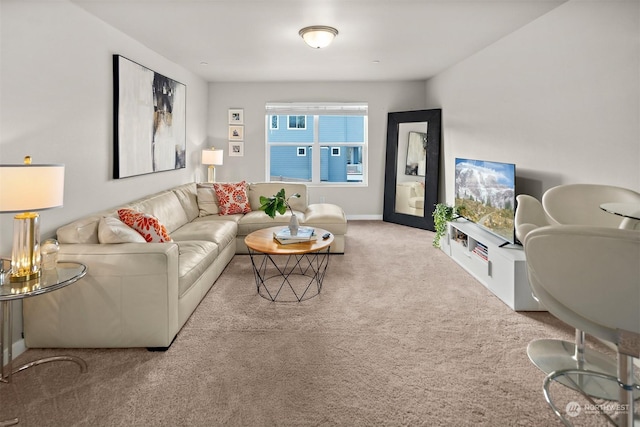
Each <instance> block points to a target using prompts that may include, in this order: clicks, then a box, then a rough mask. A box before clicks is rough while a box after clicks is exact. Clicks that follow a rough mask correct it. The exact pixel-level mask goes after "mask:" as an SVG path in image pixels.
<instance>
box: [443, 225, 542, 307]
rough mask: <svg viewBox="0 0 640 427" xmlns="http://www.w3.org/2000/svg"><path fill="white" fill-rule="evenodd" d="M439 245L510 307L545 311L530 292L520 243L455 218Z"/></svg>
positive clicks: (525, 262)
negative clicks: (509, 241)
mask: <svg viewBox="0 0 640 427" xmlns="http://www.w3.org/2000/svg"><path fill="white" fill-rule="evenodd" d="M440 247H441V248H442V250H443V251H444V252H445V253H446V254H447V255H449V256H450V257H451V258H453V260H454V261H455V262H457V263H458V264H459V265H460V266H461V267H462V268H464V269H465V270H466V271H467V272H469V273H470V274H471V275H472V276H473V277H475V278H476V279H477V280H478V281H479V282H480V283H482V284H483V285H484V286H485V287H486V288H487V289H489V290H490V291H491V292H492V293H493V294H494V295H495V296H497V297H498V298H500V299H501V300H502V301H503V302H504V303H505V304H507V305H508V306H509V307H511V309H512V310H516V311H544V308H542V307H541V306H540V304H539V303H538V302H537V301H536V300H535V299H534V298H533V295H532V293H531V288H530V287H529V279H528V278H527V261H526V258H525V255H524V249H523V248H522V246H520V245H516V244H512V243H508V242H506V243H505V240H504V239H501V238H500V237H498V236H496V235H494V234H491V233H489V232H488V231H486V230H484V229H483V228H482V227H480V226H478V225H477V224H474V223H473V222H470V221H468V220H466V219H464V218H458V219H456V220H453V221H451V222H449V224H448V230H447V233H446V234H445V236H444V237H442V239H441V240H440Z"/></svg>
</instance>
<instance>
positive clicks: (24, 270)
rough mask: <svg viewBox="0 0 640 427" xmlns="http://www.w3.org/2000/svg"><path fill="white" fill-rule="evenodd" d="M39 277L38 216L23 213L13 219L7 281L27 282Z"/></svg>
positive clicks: (31, 213)
mask: <svg viewBox="0 0 640 427" xmlns="http://www.w3.org/2000/svg"><path fill="white" fill-rule="evenodd" d="M38 277H40V216H39V215H38V214H37V213H34V212H25V213H21V214H18V215H16V216H15V217H14V218H13V248H12V250H11V274H10V275H9V281H10V282H12V283H16V282H28V281H29V280H33V279H37V278H38Z"/></svg>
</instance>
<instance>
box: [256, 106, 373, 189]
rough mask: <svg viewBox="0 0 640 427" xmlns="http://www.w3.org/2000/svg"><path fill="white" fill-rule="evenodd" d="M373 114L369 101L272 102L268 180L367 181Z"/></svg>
mask: <svg viewBox="0 0 640 427" xmlns="http://www.w3.org/2000/svg"><path fill="white" fill-rule="evenodd" d="M367 114H368V106H367V104H365V103H267V105H266V112H265V115H266V120H265V123H266V135H267V137H266V143H265V146H266V159H267V177H266V179H267V181H271V182H272V181H289V182H292V181H293V182H296V181H299V182H308V183H311V184H320V185H366V183H367V176H366V169H367V168H366V160H367V135H368V129H367V125H368V121H367V119H368V116H367ZM282 120H285V121H286V123H287V126H286V129H284V128H283V127H281V126H278V124H279V123H280V122H281V121H282Z"/></svg>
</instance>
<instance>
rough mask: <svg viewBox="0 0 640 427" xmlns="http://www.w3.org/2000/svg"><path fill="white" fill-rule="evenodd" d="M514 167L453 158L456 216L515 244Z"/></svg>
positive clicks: (499, 163)
mask: <svg viewBox="0 0 640 427" xmlns="http://www.w3.org/2000/svg"><path fill="white" fill-rule="evenodd" d="M515 184H516V166H515V164H513V163H501V162H491V161H486V160H475V159H461V158H456V180H455V192H456V198H455V206H456V208H457V211H458V214H459V215H460V216H462V217H464V218H466V219H467V220H469V221H472V222H474V223H476V224H478V225H479V226H480V227H482V228H484V229H485V230H487V231H489V232H491V233H493V234H495V235H497V236H498V237H500V238H502V239H504V240H505V244H506V243H515V242H516V238H515V227H514V216H515V207H516V186H515Z"/></svg>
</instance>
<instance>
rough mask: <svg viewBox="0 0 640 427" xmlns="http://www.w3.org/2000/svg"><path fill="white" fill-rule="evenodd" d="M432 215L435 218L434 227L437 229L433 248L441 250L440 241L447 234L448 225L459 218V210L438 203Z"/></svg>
mask: <svg viewBox="0 0 640 427" xmlns="http://www.w3.org/2000/svg"><path fill="white" fill-rule="evenodd" d="M431 215H432V216H433V225H434V227H435V229H436V235H435V236H434V237H433V247H434V248H439V247H440V239H441V238H442V236H444V235H445V233H446V232H447V223H448V222H449V221H451V220H453V219H454V218H456V217H457V210H456V208H455V206H449V205H447V204H446V203H438V204H436V208H435V209H434V210H433V213H432V214H431Z"/></svg>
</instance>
